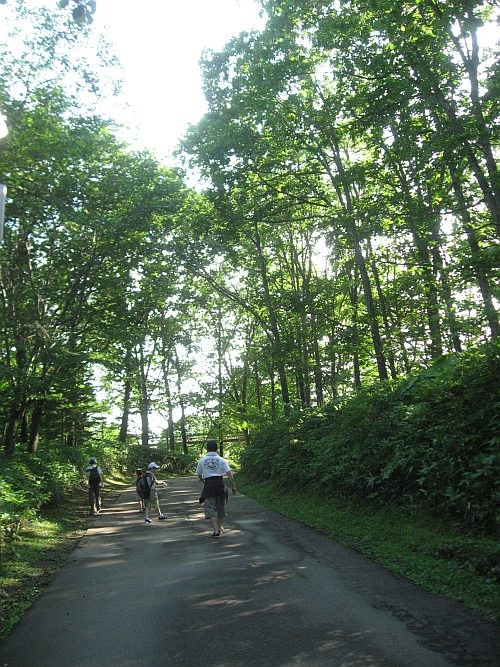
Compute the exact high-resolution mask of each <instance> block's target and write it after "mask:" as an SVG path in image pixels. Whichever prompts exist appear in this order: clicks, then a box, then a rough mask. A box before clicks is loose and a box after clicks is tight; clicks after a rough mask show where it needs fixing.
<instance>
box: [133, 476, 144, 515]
mask: <svg viewBox="0 0 500 667" xmlns="http://www.w3.org/2000/svg"><path fill="white" fill-rule="evenodd" d="M142 477H144V472H143V470H142V468H137V469H136V471H135V491H136V494H137V502H138V503H139V512H144V510H145V509H146V501H145V499H144V494H143V492H142V488H141V487H142V483H143V480H142Z"/></svg>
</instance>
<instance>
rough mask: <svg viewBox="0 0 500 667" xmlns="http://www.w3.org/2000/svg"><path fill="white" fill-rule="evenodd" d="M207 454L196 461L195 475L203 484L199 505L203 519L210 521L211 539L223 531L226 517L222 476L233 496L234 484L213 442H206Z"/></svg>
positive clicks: (225, 499) (227, 466)
mask: <svg viewBox="0 0 500 667" xmlns="http://www.w3.org/2000/svg"><path fill="white" fill-rule="evenodd" d="M206 447H207V453H206V454H205V456H204V457H203V458H202V459H200V460H199V461H198V464H197V466H196V474H197V475H198V477H199V478H200V480H201V481H202V482H203V491H202V493H201V496H200V503H203V506H204V510H205V519H210V521H211V522H212V526H213V529H214V532H213V533H212V535H211V537H219V535H220V534H221V533H222V531H223V530H224V519H225V517H226V501H227V489H226V486H225V484H224V475H226V476H227V477H229V479H230V480H231V485H232V491H233V495H234V494H235V493H236V483H235V481H234V475H233V473H232V470H231V468H230V467H229V463H228V462H227V461H226V460H225V459H223V458H222V456H219V454H218V453H217V443H216V441H215V440H207V445H206Z"/></svg>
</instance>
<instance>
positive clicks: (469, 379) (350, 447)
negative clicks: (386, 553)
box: [242, 343, 500, 532]
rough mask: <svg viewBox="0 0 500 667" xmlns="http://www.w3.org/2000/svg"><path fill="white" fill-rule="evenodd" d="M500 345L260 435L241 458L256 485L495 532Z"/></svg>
mask: <svg viewBox="0 0 500 667" xmlns="http://www.w3.org/2000/svg"><path fill="white" fill-rule="evenodd" d="M498 351H499V346H498V344H494V343H492V344H489V345H486V346H484V347H482V348H480V349H475V350H471V351H469V352H467V353H463V354H460V355H456V356H449V357H446V358H441V359H439V360H438V361H437V362H436V363H435V364H434V366H432V367H431V368H429V369H427V370H425V371H423V372H422V373H420V374H419V375H418V376H415V377H413V378H411V379H409V380H404V381H399V382H395V383H392V384H391V383H382V384H378V385H373V386H372V387H369V388H366V389H363V390H360V391H359V392H358V393H357V394H356V395H355V396H353V397H352V398H351V399H349V400H348V401H346V402H345V403H344V404H343V405H340V406H339V405H331V406H329V407H328V409H326V410H325V411H324V413H322V414H311V415H310V416H307V417H304V418H302V419H301V420H297V419H295V420H294V419H289V420H285V419H283V420H281V421H280V422H278V423H274V424H273V423H271V424H268V425H267V426H265V427H263V428H262V429H261V430H260V431H259V432H258V433H257V434H255V435H254V436H253V438H252V441H251V445H250V446H249V447H248V449H247V450H246V452H245V454H244V455H243V457H242V466H243V470H244V471H245V472H246V473H247V474H248V475H249V477H250V478H251V479H255V480H259V479H266V478H268V479H274V480H275V481H276V482H277V483H278V484H279V485H280V486H282V487H284V488H302V487H306V486H307V485H313V486H315V487H317V488H320V489H322V490H323V491H325V492H327V493H329V494H332V495H334V496H336V497H340V498H349V497H352V498H358V499H364V500H369V501H371V502H374V503H379V504H383V503H386V502H388V501H389V502H394V503H400V504H402V505H406V506H410V507H411V506H424V507H428V508H429V509H431V510H432V511H436V512H440V513H442V514H446V515H448V516H450V515H451V516H453V517H454V518H455V519H456V520H457V521H458V522H460V523H461V524H462V525H465V526H468V527H470V528H474V529H477V530H486V531H491V532H494V531H495V530H497V529H498V519H499V517H498V515H497V514H496V508H497V507H498V500H499V491H500V489H499V481H498V464H499V456H498V444H499V417H498V415H499V403H500V397H499V392H498V384H497V382H496V379H497V378H498V377H499V375H500V363H499V354H498Z"/></svg>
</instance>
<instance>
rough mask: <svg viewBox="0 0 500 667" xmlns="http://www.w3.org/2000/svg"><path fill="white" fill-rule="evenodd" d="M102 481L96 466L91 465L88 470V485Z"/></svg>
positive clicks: (95, 484) (97, 484)
mask: <svg viewBox="0 0 500 667" xmlns="http://www.w3.org/2000/svg"><path fill="white" fill-rule="evenodd" d="M101 482H102V479H101V473H100V472H99V470H97V466H93V467H92V468H91V469H90V470H89V485H90V486H99V484H100V483H101Z"/></svg>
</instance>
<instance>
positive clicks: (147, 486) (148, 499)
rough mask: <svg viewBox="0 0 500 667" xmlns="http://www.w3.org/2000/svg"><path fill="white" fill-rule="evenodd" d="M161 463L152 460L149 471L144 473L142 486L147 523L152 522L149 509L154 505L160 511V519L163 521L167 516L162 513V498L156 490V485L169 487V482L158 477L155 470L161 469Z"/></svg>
mask: <svg viewBox="0 0 500 667" xmlns="http://www.w3.org/2000/svg"><path fill="white" fill-rule="evenodd" d="M159 467H160V466H159V465H156V463H154V462H152V463H150V464H149V465H148V469H147V472H146V473H145V475H144V482H143V483H142V486H141V488H142V489H143V494H144V502H145V510H144V521H145V522H146V523H151V518H150V516H149V510H150V508H151V507H153V505H154V506H155V507H156V511H157V512H158V520H159V521H163V519H166V518H167V517H166V516H165V515H164V514H163V513H162V511H161V509H160V500H159V498H158V493H157V491H156V486H161V487H163V488H164V489H166V488H167V482H166V481H165V480H158V479H156V475H155V470H158V469H159Z"/></svg>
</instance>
